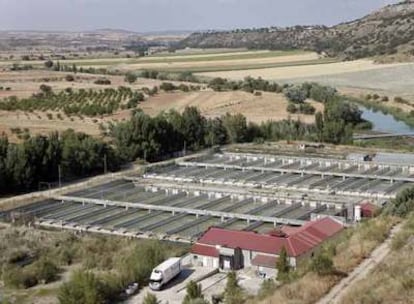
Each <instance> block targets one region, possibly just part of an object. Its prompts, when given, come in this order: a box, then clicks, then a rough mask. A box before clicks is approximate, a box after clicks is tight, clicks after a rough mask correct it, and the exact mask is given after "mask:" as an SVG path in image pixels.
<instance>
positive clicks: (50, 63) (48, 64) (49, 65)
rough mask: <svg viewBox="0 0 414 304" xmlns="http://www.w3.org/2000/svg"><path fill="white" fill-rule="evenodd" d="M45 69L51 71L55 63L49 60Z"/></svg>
mask: <svg viewBox="0 0 414 304" xmlns="http://www.w3.org/2000/svg"><path fill="white" fill-rule="evenodd" d="M45 67H46V68H48V69H50V68H52V67H53V61H52V60H48V61H46V62H45Z"/></svg>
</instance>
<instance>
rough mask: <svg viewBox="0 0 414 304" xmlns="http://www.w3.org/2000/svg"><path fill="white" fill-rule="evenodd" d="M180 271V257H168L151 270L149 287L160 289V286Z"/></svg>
mask: <svg viewBox="0 0 414 304" xmlns="http://www.w3.org/2000/svg"><path fill="white" fill-rule="evenodd" d="M180 272H181V259H180V258H169V259H168V260H166V261H164V262H163V263H162V264H160V265H158V266H157V267H155V268H154V269H153V270H152V273H151V277H150V283H149V287H150V288H151V289H152V290H161V289H162V287H163V286H164V285H165V284H167V283H168V282H170V281H171V280H172V279H174V278H175V277H176V276H178V275H179V274H180Z"/></svg>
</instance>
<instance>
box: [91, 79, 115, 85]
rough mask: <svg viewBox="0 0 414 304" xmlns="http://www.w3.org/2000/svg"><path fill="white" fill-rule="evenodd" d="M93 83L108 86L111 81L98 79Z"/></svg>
mask: <svg viewBox="0 0 414 304" xmlns="http://www.w3.org/2000/svg"><path fill="white" fill-rule="evenodd" d="M93 83H94V84H99V85H110V84H111V81H110V80H109V79H106V78H99V79H97V80H95V81H94V82H93Z"/></svg>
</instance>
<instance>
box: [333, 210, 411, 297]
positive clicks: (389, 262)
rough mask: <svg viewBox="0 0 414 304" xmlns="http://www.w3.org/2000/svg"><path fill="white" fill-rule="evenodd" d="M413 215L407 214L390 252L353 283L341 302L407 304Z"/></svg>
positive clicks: (409, 291) (409, 284)
mask: <svg viewBox="0 0 414 304" xmlns="http://www.w3.org/2000/svg"><path fill="white" fill-rule="evenodd" d="M413 235H414V214H410V215H408V217H407V219H406V220H405V223H404V224H403V227H402V230H401V231H399V232H398V233H397V234H396V235H395V237H394V238H393V242H392V249H393V251H392V252H391V254H389V255H388V256H387V257H386V258H385V260H384V261H383V262H382V263H381V264H380V265H378V267H376V268H375V269H374V270H373V271H372V272H371V273H370V274H368V276H367V278H366V279H364V280H362V281H360V282H358V284H354V285H353V286H352V287H351V289H350V291H349V292H348V293H347V294H346V295H345V296H344V297H343V298H342V299H341V302H340V303H341V304H351V303H352V304H354V303H355V304H362V303H393V302H395V301H396V299H398V300H397V301H398V302H400V303H411V302H412V299H413V297H414V293H413V290H414V279H413V269H414V259H413V257H412V253H413V250H414V243H413Z"/></svg>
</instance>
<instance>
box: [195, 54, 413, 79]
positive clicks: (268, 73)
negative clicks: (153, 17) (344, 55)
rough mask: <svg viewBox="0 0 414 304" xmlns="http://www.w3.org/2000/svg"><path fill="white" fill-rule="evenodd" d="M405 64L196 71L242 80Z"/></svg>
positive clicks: (354, 63) (368, 62)
mask: <svg viewBox="0 0 414 304" xmlns="http://www.w3.org/2000/svg"><path fill="white" fill-rule="evenodd" d="M400 65H406V64H398V63H397V64H392V65H382V64H375V63H374V62H373V61H371V60H365V59H363V60H355V61H346V62H336V63H327V64H314V65H304V66H289V67H279V68H267V69H254V70H244V71H226V72H206V73H198V74H197V75H200V76H207V77H222V78H230V79H234V80H242V79H243V78H245V77H246V76H251V77H254V78H258V77H262V78H264V79H268V80H282V79H291V78H303V77H315V76H329V75H335V74H338V73H350V72H360V71H371V70H378V69H383V68H384V67H389V66H400Z"/></svg>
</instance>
